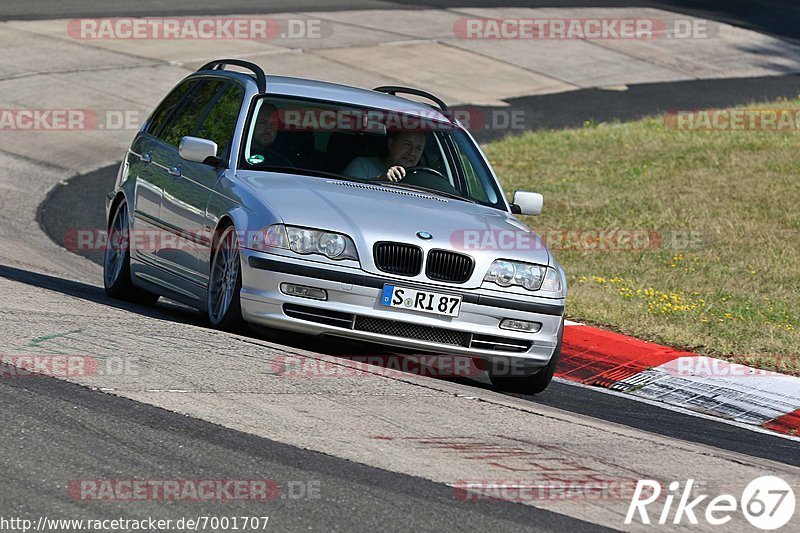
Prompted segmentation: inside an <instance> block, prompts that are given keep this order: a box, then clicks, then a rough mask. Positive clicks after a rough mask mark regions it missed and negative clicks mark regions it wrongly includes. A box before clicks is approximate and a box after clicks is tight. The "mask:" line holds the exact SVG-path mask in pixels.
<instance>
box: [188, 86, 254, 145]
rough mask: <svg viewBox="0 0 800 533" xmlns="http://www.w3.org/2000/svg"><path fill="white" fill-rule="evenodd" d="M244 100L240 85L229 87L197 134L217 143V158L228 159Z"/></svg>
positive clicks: (204, 120) (218, 99)
mask: <svg viewBox="0 0 800 533" xmlns="http://www.w3.org/2000/svg"><path fill="white" fill-rule="evenodd" d="M243 99H244V89H242V88H241V87H239V86H238V85H232V84H231V85H228V86H227V87H226V88H225V89H224V90H223V92H222V94H221V95H220V96H219V98H217V101H216V102H215V103H214V105H213V107H212V108H211V111H209V113H208V115H206V118H205V119H203V123H202V125H201V126H200V130H199V131H198V132H197V136H198V137H202V138H203V139H208V140H210V141H214V142H215V143H217V156H218V157H221V158H223V159H227V155H228V149H229V148H230V144H231V139H232V138H233V130H234V129H235V128H236V120H237V119H238V118H239V110H240V109H241V107H242V100H243Z"/></svg>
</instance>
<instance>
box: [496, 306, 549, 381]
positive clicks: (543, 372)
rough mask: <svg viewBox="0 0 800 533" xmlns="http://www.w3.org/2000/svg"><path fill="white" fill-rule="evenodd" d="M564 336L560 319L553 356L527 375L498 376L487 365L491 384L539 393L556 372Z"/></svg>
mask: <svg viewBox="0 0 800 533" xmlns="http://www.w3.org/2000/svg"><path fill="white" fill-rule="evenodd" d="M563 337H564V321H563V320H562V321H561V327H560V328H559V330H558V343H557V344H556V349H555V350H554V351H553V356H552V357H551V358H550V362H549V363H547V366H545V367H544V368H542V369H540V370H538V371H537V372H535V373H534V374H531V375H529V376H499V375H493V367H492V365H489V379H490V380H491V381H492V385H494V387H496V388H497V389H499V390H502V391H504V392H514V393H517V394H539V393H540V392H544V390H545V389H546V388H547V386H548V385H550V381H552V379H553V374H555V372H556V367H557V366H558V360H559V359H561V340H562V339H563Z"/></svg>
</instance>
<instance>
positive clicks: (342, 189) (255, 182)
mask: <svg viewBox="0 0 800 533" xmlns="http://www.w3.org/2000/svg"><path fill="white" fill-rule="evenodd" d="M240 179H241V180H242V182H243V183H245V184H246V185H248V186H249V187H250V188H251V190H252V192H253V193H254V194H255V195H256V196H258V197H259V198H260V199H261V200H262V201H263V202H264V203H265V204H266V206H267V207H268V208H269V209H270V210H272V211H273V213H274V214H275V215H276V216H277V217H279V218H280V219H282V220H283V222H284V223H285V224H289V225H296V226H304V227H311V228H319V229H324V230H328V231H334V232H340V233H344V234H347V235H349V236H350V237H352V238H353V240H354V241H355V243H356V246H357V248H358V250H359V254H360V256H361V259H362V266H367V265H365V261H364V259H365V258H364V257H363V255H364V253H363V251H366V250H371V248H372V245H373V244H374V243H375V242H378V241H396V242H406V243H411V244H415V245H418V246H421V247H422V248H423V249H425V250H428V249H432V248H443V249H452V250H459V251H463V252H464V253H467V254H469V255H472V256H473V257H475V258H476V261H477V263H479V264H476V267H477V266H481V265H480V263H486V266H488V264H491V261H493V260H494V259H498V258H505V259H516V260H520V261H526V262H530V263H537V264H544V265H546V264H549V259H550V254H549V252H548V251H547V248H546V246H545V244H544V242H543V241H542V240H541V239H540V238H539V237H538V236H537V235H536V234H535V233H534V232H533V231H532V230H530V229H529V228H528V227H527V226H525V225H524V224H522V223H521V222H520V221H518V220H517V219H516V218H514V216H512V215H511V214H510V213H507V212H504V211H500V210H498V209H493V208H490V207H486V206H482V205H478V204H472V203H469V202H463V201H460V200H454V199H448V198H444V197H440V196H436V195H434V194H428V193H423V192H419V191H414V190H410V189H402V188H400V187H383V186H381V185H377V184H371V183H361V182H352V181H344V180H336V179H331V178H324V177H309V176H300V175H289V174H276V173H264V172H248V173H246V174H243V175H241V176H240ZM418 232H426V233H429V234H430V235H432V238H431V239H428V240H423V239H421V238H420V237H419V236H418V235H417V233H418ZM367 263H368V264H369V263H371V260H370V261H369V262H367Z"/></svg>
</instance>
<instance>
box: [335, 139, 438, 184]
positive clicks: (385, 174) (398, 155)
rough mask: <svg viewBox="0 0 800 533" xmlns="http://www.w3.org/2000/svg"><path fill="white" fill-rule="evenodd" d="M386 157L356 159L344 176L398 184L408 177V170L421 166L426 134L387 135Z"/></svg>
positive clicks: (346, 169) (347, 168)
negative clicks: (420, 159)
mask: <svg viewBox="0 0 800 533" xmlns="http://www.w3.org/2000/svg"><path fill="white" fill-rule="evenodd" d="M386 147H387V148H388V153H387V154H386V156H385V157H356V158H355V159H353V160H352V161H350V164H349V165H347V167H346V168H345V169H344V171H343V172H342V174H344V175H345V176H348V177H351V178H361V179H370V180H388V181H392V182H397V181H400V180H402V179H403V178H405V177H406V169H407V168H411V167H415V166H417V165H418V164H419V158H420V157H421V156H422V151H423V149H424V148H425V133H423V132H420V131H399V132H398V131H393V132H389V133H388V134H387V135H386Z"/></svg>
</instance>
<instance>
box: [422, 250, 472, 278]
mask: <svg viewBox="0 0 800 533" xmlns="http://www.w3.org/2000/svg"><path fill="white" fill-rule="evenodd" d="M474 268H475V261H473V260H472V258H471V257H470V256H468V255H464V254H459V253H455V252H448V251H447V250H431V252H430V253H429V254H428V265H427V266H426V267H425V274H426V275H427V276H428V277H429V278H430V279H435V280H437V281H449V282H450V283H464V282H465V281H467V280H468V279H469V277H470V276H471V275H472V270H473V269H474Z"/></svg>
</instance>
